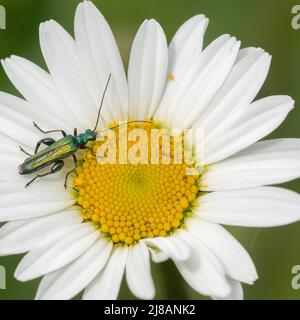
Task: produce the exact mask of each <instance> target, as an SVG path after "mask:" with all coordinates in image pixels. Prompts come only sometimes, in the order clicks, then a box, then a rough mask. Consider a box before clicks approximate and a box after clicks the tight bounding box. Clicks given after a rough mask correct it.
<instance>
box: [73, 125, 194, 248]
mask: <svg viewBox="0 0 300 320" xmlns="http://www.w3.org/2000/svg"><path fill="white" fill-rule="evenodd" d="M111 127H114V124H112V125H111ZM135 128H142V129H143V130H144V131H145V132H146V138H147V148H146V149H143V150H144V151H145V150H148V151H147V153H146V156H145V155H144V158H142V155H141V153H142V151H143V150H142V148H141V149H139V150H136V149H135V151H136V152H135V153H136V155H137V157H138V159H140V161H137V163H131V162H130V159H129V160H128V163H125V164H124V163H123V162H121V159H120V157H121V153H120V149H121V139H122V135H123V138H124V135H125V134H126V141H127V144H128V147H127V149H128V150H130V148H131V147H133V146H134V145H136V143H137V142H136V141H131V140H129V137H130V133H132V132H133V129H135ZM154 128H155V125H154V123H152V122H151V123H150V124H149V123H148V124H142V125H141V124H138V123H134V124H132V123H131V124H130V125H128V127H127V128H126V129H122V128H121V127H119V128H114V129H113V131H114V132H115V137H116V138H115V149H113V150H114V151H115V153H116V155H117V156H116V161H115V163H103V162H102V161H99V155H98V153H97V151H99V148H100V147H101V146H102V147H103V146H104V144H106V145H110V146H113V145H114V143H109V141H108V140H109V138H108V137H106V139H105V140H104V141H97V142H96V143H95V144H94V145H93V146H91V148H90V149H88V150H87V151H86V152H85V153H84V156H83V159H82V161H81V162H80V165H79V167H78V169H77V177H76V178H75V179H74V189H75V190H76V197H77V204H78V205H79V206H80V207H81V209H82V214H83V217H84V220H85V221H93V222H94V223H95V224H96V225H97V226H98V228H99V229H100V231H101V232H102V233H104V234H105V235H106V236H107V237H109V238H110V239H111V240H112V241H113V242H114V243H115V244H118V243H119V244H126V245H130V244H133V243H135V242H137V241H138V240H140V239H143V238H153V237H158V236H161V237H166V236H168V235H170V234H171V233H172V232H173V231H174V230H176V229H178V228H180V227H182V226H183V224H184V219H185V217H186V216H187V215H189V214H190V212H191V208H192V206H193V202H194V200H195V199H196V197H197V196H198V192H199V191H198V187H197V183H198V179H199V174H198V173H197V171H196V166H195V164H194V163H188V164H187V163H184V162H183V161H181V163H177V162H178V161H177V160H178V159H177V158H178V154H177V155H175V152H174V150H175V149H176V144H177V145H178V141H177V140H176V138H173V137H170V136H169V133H168V131H166V132H164V133H163V134H162V136H161V137H160V139H159V140H158V152H159V157H158V159H159V161H158V163H155V164H153V163H152V162H151V154H152V156H153V152H154V151H153V149H151V141H152V140H153V136H151V132H152V129H154ZM181 136H182V134H181ZM163 137H167V138H168V139H169V140H168V141H169V145H170V149H169V150H170V153H169V161H168V160H166V155H165V154H164V150H163ZM151 139H152V140H151ZM136 140H138V139H136ZM182 140H183V139H181V140H179V141H180V142H179V143H180V144H181V147H182V146H183V141H182ZM181 150H182V151H180V152H182V154H183V153H184V152H185V151H186V148H184V147H182V148H181ZM96 153H97V154H96ZM104 154H107V152H105V153H104ZM129 155H130V151H128V155H127V157H126V159H128V158H129ZM139 157H140V158H139ZM100 158H101V157H100ZM182 158H183V159H184V157H182ZM145 159H146V160H149V162H148V163H145ZM152 160H153V159H152ZM166 162H167V163H166ZM168 162H169V163H168ZM191 170H193V171H191Z"/></svg>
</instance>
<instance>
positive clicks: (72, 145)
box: [19, 130, 97, 175]
mask: <svg viewBox="0 0 300 320" xmlns="http://www.w3.org/2000/svg"><path fill="white" fill-rule="evenodd" d="M96 136H97V133H96V132H94V131H91V130H86V132H85V133H82V134H79V135H78V136H72V135H67V136H65V137H64V138H62V139H60V140H58V141H56V142H54V143H53V144H52V145H50V146H49V147H47V148H45V149H43V150H41V151H39V152H37V153H36V154H34V155H32V156H30V157H28V158H27V159H25V161H24V162H23V163H22V164H21V165H20V166H19V174H20V175H26V174H31V173H34V172H37V171H39V170H40V169H43V168H45V167H48V166H49V165H51V164H54V163H55V162H57V161H58V160H62V159H65V158H68V157H69V156H71V155H74V154H75V153H76V152H77V151H78V149H81V148H83V147H85V145H86V144H87V143H88V142H89V141H94V140H96Z"/></svg>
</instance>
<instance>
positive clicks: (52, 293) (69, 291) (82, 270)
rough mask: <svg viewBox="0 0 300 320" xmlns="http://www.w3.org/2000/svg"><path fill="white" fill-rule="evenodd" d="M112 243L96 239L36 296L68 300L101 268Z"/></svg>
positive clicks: (108, 254) (107, 257) (46, 298)
mask: <svg viewBox="0 0 300 320" xmlns="http://www.w3.org/2000/svg"><path fill="white" fill-rule="evenodd" d="M111 250H112V243H111V242H109V243H108V242H107V240H106V239H105V238H102V239H99V240H97V241H96V242H95V243H94V244H93V245H92V246H91V247H90V248H89V249H88V251H87V252H86V253H84V254H83V255H82V256H81V257H79V258H78V259H77V260H75V261H74V262H73V263H71V264H70V265H68V266H67V267H66V268H64V269H63V270H62V272H60V273H59V275H58V276H57V277H56V278H55V279H54V280H53V281H52V283H51V284H50V285H48V287H47V289H45V290H43V292H42V293H40V294H39V296H38V297H37V298H38V299H41V300H54V299H55V300H68V299H71V298H72V297H74V296H75V295H76V294H78V293H79V292H80V291H81V290H83V289H84V288H85V287H86V286H87V285H88V284H89V283H90V282H91V281H92V280H93V279H94V278H95V277H96V275H97V274H98V273H99V272H100V271H101V270H102V269H103V267H104V266H105V264H106V262H107V260H108V259H109V256H110V253H111Z"/></svg>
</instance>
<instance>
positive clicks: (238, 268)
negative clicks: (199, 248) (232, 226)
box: [186, 218, 257, 284]
mask: <svg viewBox="0 0 300 320" xmlns="http://www.w3.org/2000/svg"><path fill="white" fill-rule="evenodd" d="M186 224H187V230H188V231H189V232H191V234H193V236H195V237H196V238H198V239H199V240H201V241H202V242H203V244H205V245H206V246H207V247H208V248H209V249H210V250H211V252H212V253H214V254H215V256H216V257H217V258H218V259H219V261H220V262H221V264H222V265H223V267H224V270H225V272H226V274H227V275H228V276H230V277H232V278H234V279H236V280H238V281H242V282H246V283H249V284H252V283H253V282H254V281H255V280H256V279H257V273H256V269H255V266H254V264H253V262H252V259H251V258H250V256H249V254H248V253H247V251H246V250H245V249H244V248H243V246H242V245H241V244H240V243H239V242H238V241H236V240H235V239H234V237H233V236H231V234H230V233H229V232H227V231H226V230H225V229H224V228H223V227H222V226H220V225H217V224H213V223H209V222H206V221H203V220H200V219H199V220H198V219H194V218H190V219H188V220H187V221H186Z"/></svg>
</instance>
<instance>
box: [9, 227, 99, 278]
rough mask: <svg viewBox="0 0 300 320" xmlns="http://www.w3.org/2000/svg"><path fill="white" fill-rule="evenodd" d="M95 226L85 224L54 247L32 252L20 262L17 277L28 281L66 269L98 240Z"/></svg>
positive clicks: (50, 246)
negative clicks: (66, 266) (65, 267)
mask: <svg viewBox="0 0 300 320" xmlns="http://www.w3.org/2000/svg"><path fill="white" fill-rule="evenodd" d="M98 236H99V231H98V230H96V229H95V227H94V225H93V224H89V223H83V224H81V225H80V228H79V229H78V230H77V231H74V232H73V233H72V234H69V235H68V236H66V237H65V238H63V239H60V240H59V241H57V242H56V243H55V244H54V245H52V244H51V245H49V246H48V247H41V248H38V249H34V250H32V251H30V252H29V253H28V254H27V255H26V256H25V257H24V258H23V259H22V261H21V262H20V264H19V265H18V267H17V269H16V271H15V277H16V278H17V279H18V280H19V281H28V280H31V279H35V278H38V277H40V276H42V275H44V274H46V273H49V272H52V271H55V270H57V269H59V268H62V267H64V266H65V265H67V264H68V263H70V262H72V261H73V260H75V259H76V258H77V257H79V256H81V255H82V254H83V253H84V252H85V251H86V250H87V249H88V248H89V247H90V246H91V245H92V244H93V243H94V242H95V241H96V239H97V238H98Z"/></svg>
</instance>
